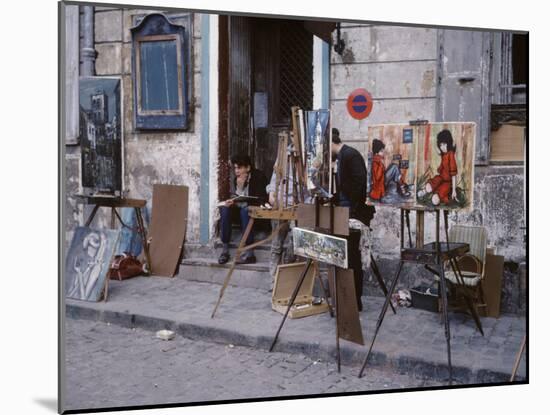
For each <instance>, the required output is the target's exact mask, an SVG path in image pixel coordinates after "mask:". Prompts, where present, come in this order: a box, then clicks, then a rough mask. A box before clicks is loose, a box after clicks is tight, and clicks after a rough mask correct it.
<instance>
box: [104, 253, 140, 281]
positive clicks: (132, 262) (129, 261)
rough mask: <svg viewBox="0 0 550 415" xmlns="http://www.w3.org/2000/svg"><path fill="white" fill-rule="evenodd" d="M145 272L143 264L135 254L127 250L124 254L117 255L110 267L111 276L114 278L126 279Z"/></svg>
mask: <svg viewBox="0 0 550 415" xmlns="http://www.w3.org/2000/svg"><path fill="white" fill-rule="evenodd" d="M142 273H143V264H142V263H141V261H140V260H139V259H137V258H136V257H135V256H133V255H131V254H129V253H128V252H125V253H124V254H122V255H115V258H114V259H113V262H112V263H111V267H110V268H109V278H110V279H112V280H115V279H117V280H119V281H122V280H125V279H128V278H132V277H137V276H138V275H141V274H142Z"/></svg>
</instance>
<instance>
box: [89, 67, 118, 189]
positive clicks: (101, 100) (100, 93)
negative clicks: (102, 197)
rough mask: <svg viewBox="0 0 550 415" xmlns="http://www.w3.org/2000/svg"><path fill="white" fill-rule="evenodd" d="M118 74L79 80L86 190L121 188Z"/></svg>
mask: <svg viewBox="0 0 550 415" xmlns="http://www.w3.org/2000/svg"><path fill="white" fill-rule="evenodd" d="M121 83H122V81H121V79H120V78H107V77H82V78H80V81H79V91H80V99H79V109H80V111H79V112H80V123H79V128H80V143H81V152H82V187H83V188H87V189H88V190H87V191H86V193H90V194H96V193H103V194H105V193H106V194H114V193H116V192H119V193H120V192H121V191H122V178H123V174H122V160H123V156H122V122H121V115H122V113H123V112H122V108H121V98H120V96H121V91H122V84H121Z"/></svg>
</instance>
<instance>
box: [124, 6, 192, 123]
mask: <svg viewBox="0 0 550 415" xmlns="http://www.w3.org/2000/svg"><path fill="white" fill-rule="evenodd" d="M186 36H187V33H186V31H185V28H184V27H183V26H179V25H175V24H172V23H170V22H169V21H168V19H167V18H166V17H165V16H164V15H162V14H158V13H155V14H151V15H148V16H147V17H145V18H144V19H143V20H142V22H141V23H140V24H139V25H138V26H136V27H135V28H133V29H132V42H133V57H132V66H133V73H132V74H133V78H134V93H135V95H134V96H135V97H136V99H135V100H134V110H135V124H136V128H138V129H155V130H162V129H172V130H173V129H186V128H187V127H188V85H187V76H186V74H187V71H188V70H189V68H188V67H187V66H188V60H187V56H188V53H189V51H188V50H187V48H188V39H187V37H186Z"/></svg>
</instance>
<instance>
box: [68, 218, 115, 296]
mask: <svg viewBox="0 0 550 415" xmlns="http://www.w3.org/2000/svg"><path fill="white" fill-rule="evenodd" d="M119 234H120V232H119V231H113V230H110V229H107V230H104V229H102V230H99V229H92V228H88V227H83V226H80V227H78V228H76V230H75V232H74V236H73V240H72V242H71V247H70V248H69V252H68V254H67V259H66V262H65V297H66V298H73V299H75V300H85V301H99V300H100V299H101V295H102V293H103V288H104V287H105V280H106V278H107V272H108V271H109V265H110V264H111V260H112V258H113V255H114V253H115V247H116V245H117V243H118V237H119Z"/></svg>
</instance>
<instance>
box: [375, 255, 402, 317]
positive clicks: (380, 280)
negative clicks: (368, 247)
mask: <svg viewBox="0 0 550 415" xmlns="http://www.w3.org/2000/svg"><path fill="white" fill-rule="evenodd" d="M370 268H371V271H372V273H373V274H374V276H375V277H376V280H377V281H378V285H379V286H380V288H381V289H382V292H383V293H384V295H388V289H387V288H386V284H384V280H383V279H382V275H381V274H380V270H379V269H378V265H377V264H376V261H375V260H374V257H373V256H372V254H371V255H370ZM390 307H391V309H392V311H393V314H397V312H396V311H395V308H394V307H393V304H392V303H391V302H390Z"/></svg>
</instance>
